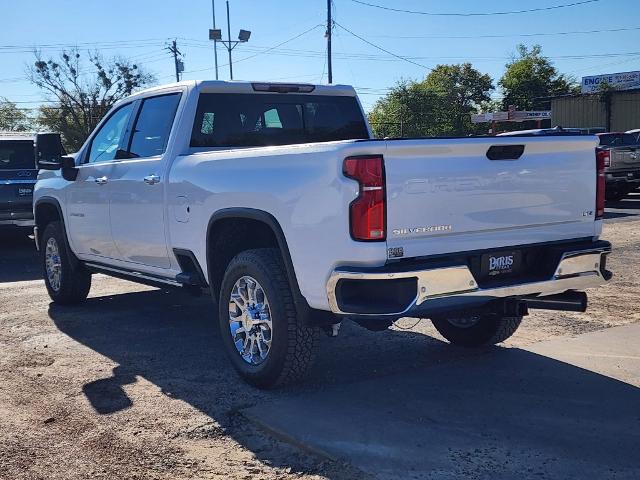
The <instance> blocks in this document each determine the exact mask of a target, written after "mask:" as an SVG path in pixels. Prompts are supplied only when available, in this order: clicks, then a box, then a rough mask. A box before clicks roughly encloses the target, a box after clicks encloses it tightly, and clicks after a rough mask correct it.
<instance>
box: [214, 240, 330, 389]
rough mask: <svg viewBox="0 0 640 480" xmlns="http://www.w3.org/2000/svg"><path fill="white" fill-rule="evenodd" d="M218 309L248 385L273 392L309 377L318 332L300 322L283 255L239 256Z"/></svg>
mask: <svg viewBox="0 0 640 480" xmlns="http://www.w3.org/2000/svg"><path fill="white" fill-rule="evenodd" d="M218 305H219V312H218V320H219V326H220V334H221V336H222V342H223V344H224V346H225V350H226V353H227V355H228V356H229V359H230V360H231V363H232V364H233V366H234V367H235V369H236V370H237V371H238V373H239V374H240V375H241V376H242V377H243V378H244V379H245V380H246V381H247V382H248V383H250V384H252V385H254V386H256V387H259V388H271V387H276V386H281V385H284V384H287V383H292V382H294V381H296V380H298V379H300V378H301V377H302V376H303V375H304V373H305V372H306V370H307V368H308V367H309V365H310V364H311V362H312V361H313V357H314V354H315V347H316V344H317V341H318V332H319V330H318V328H317V327H309V326H306V325H304V324H303V323H302V322H301V321H300V319H299V318H298V315H297V313H296V308H295V304H294V302H293V294H292V292H291V286H290V285H289V282H288V280H287V275H286V272H285V269H284V264H283V262H282V258H281V256H280V253H279V252H278V250H276V249H271V248H261V249H255V250H247V251H244V252H241V253H239V254H238V255H236V256H235V257H234V258H233V260H231V262H230V263H229V266H228V267H227V270H226V272H225V274H224V278H223V280H222V285H221V288H220V301H219V302H218Z"/></svg>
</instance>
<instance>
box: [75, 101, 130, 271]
mask: <svg viewBox="0 0 640 480" xmlns="http://www.w3.org/2000/svg"><path fill="white" fill-rule="evenodd" d="M133 106H134V103H128V104H126V105H123V106H122V107H120V108H118V109H117V110H116V111H114V112H113V113H111V115H110V116H109V118H108V119H107V120H106V121H105V122H104V123H102V125H101V126H100V127H99V129H98V130H97V131H96V133H95V134H94V136H93V138H92V139H91V142H90V144H89V146H88V147H87V151H86V153H85V154H84V155H82V159H81V163H80V165H79V166H78V176H77V178H76V180H75V181H74V182H72V183H71V184H69V185H68V186H67V192H68V193H67V220H66V221H67V224H68V228H67V231H68V235H69V239H70V241H71V245H72V247H73V249H74V251H75V252H76V253H77V254H81V255H92V256H101V257H106V258H117V257H118V255H117V252H116V248H115V245H114V243H113V237H112V236H111V228H110V224H109V192H110V189H111V185H110V182H111V179H112V173H113V169H114V165H115V164H116V163H117V160H116V158H117V156H118V152H119V151H121V149H122V144H123V142H124V141H125V138H127V137H128V135H127V131H128V128H129V124H130V118H131V113H132V112H133Z"/></svg>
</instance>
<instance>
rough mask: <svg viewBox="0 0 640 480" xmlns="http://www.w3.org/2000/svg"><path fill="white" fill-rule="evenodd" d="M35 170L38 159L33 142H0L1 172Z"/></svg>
mask: <svg viewBox="0 0 640 480" xmlns="http://www.w3.org/2000/svg"><path fill="white" fill-rule="evenodd" d="M35 168H36V157H35V150H34V147H33V142H32V141H31V140H0V170H21V169H35Z"/></svg>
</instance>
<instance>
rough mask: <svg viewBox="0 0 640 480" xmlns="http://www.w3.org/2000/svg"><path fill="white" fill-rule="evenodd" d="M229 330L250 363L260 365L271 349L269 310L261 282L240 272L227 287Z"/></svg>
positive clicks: (243, 355)
mask: <svg viewBox="0 0 640 480" xmlns="http://www.w3.org/2000/svg"><path fill="white" fill-rule="evenodd" d="M229 330H230V332H231V338H232V339H233V343H234V344H235V346H236V350H238V353H239V354H240V356H241V357H242V359H243V360H244V361H245V362H247V363H249V364H251V365H260V364H261V363H262V362H264V361H265V360H266V358H267V356H268V355H269V350H270V349H271V337H272V330H271V311H270V310H269V301H268V300H267V296H266V294H265V292H264V289H263V288H262V286H261V285H260V284H259V283H258V281H257V280H256V279H254V278H253V277H250V276H246V275H245V276H244V277H241V278H240V279H238V281H236V283H235V284H234V286H233V288H232V289H231V298H230V299H229Z"/></svg>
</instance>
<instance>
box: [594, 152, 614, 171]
mask: <svg viewBox="0 0 640 480" xmlns="http://www.w3.org/2000/svg"><path fill="white" fill-rule="evenodd" d="M597 155H600V156H601V157H602V158H603V161H604V166H605V167H610V166H611V152H609V150H597Z"/></svg>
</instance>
